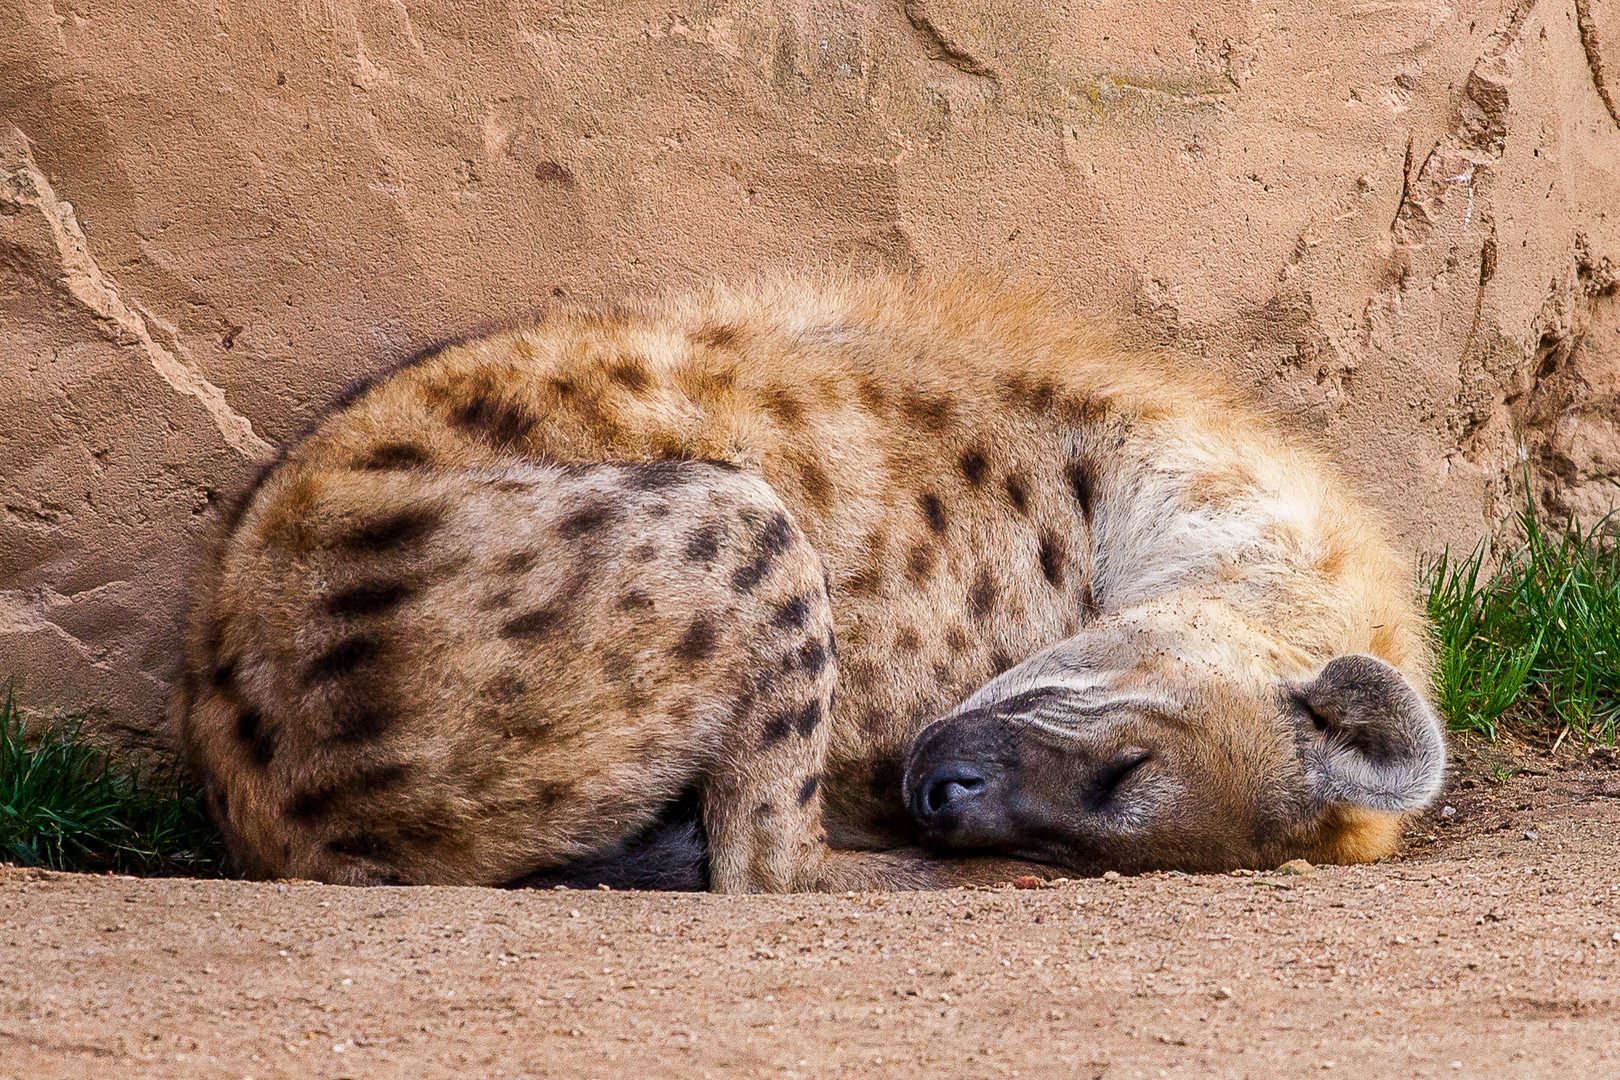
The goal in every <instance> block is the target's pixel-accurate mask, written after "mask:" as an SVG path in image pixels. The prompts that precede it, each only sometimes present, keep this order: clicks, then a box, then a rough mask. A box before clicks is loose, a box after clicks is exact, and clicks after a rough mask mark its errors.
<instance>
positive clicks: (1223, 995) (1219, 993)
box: [1210, 986, 1232, 1001]
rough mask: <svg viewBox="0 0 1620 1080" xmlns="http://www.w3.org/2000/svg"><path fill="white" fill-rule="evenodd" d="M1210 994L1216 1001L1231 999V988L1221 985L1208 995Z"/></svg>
mask: <svg viewBox="0 0 1620 1080" xmlns="http://www.w3.org/2000/svg"><path fill="white" fill-rule="evenodd" d="M1210 996H1211V997H1213V998H1214V999H1215V1000H1216V1001H1231V1000H1232V988H1231V987H1230V986H1223V987H1221V988H1220V989H1218V990H1216V991H1215V993H1214V994H1212V995H1210Z"/></svg>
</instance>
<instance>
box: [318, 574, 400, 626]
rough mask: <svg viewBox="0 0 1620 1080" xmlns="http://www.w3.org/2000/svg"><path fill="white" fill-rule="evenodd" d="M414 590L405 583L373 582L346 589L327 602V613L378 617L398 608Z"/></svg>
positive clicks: (340, 615) (339, 615) (342, 615)
mask: <svg viewBox="0 0 1620 1080" xmlns="http://www.w3.org/2000/svg"><path fill="white" fill-rule="evenodd" d="M412 591H413V590H412V589H411V587H410V586H409V585H407V584H406V583H405V582H403V581H373V582H368V583H367V584H365V585H356V586H354V587H353V588H352V589H344V590H343V591H342V592H340V593H337V594H335V595H334V596H332V597H331V598H330V599H328V600H327V601H326V613H327V614H328V615H333V616H337V617H340V618H341V617H344V616H359V615H378V614H381V613H382V612H384V611H388V610H390V609H391V608H395V607H398V606H399V605H400V604H401V603H403V602H404V600H405V598H406V597H408V596H410V595H411V593H412Z"/></svg>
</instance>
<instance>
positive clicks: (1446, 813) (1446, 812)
mask: <svg viewBox="0 0 1620 1080" xmlns="http://www.w3.org/2000/svg"><path fill="white" fill-rule="evenodd" d="M1440 816H1441V817H1456V816H1457V808H1456V807H1455V806H1442V807H1441V808H1440Z"/></svg>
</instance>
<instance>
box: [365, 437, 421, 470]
mask: <svg viewBox="0 0 1620 1080" xmlns="http://www.w3.org/2000/svg"><path fill="white" fill-rule="evenodd" d="M432 460H433V459H432V458H430V457H429V456H428V452H427V451H426V450H424V449H423V448H422V447H420V446H417V445H416V444H415V443H408V442H386V443H379V444H378V445H376V446H374V447H372V449H371V453H369V454H367V455H366V456H365V457H363V458H361V459H360V461H359V462H358V463H357V464H358V467H359V468H361V469H368V470H375V471H383V470H390V469H420V468H422V467H423V466H425V465H427V464H429V463H430V462H431V461H432Z"/></svg>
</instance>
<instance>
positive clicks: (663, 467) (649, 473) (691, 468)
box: [625, 460, 741, 491]
mask: <svg viewBox="0 0 1620 1080" xmlns="http://www.w3.org/2000/svg"><path fill="white" fill-rule="evenodd" d="M701 466H707V467H709V468H711V469H720V470H722V471H724V472H739V471H741V470H739V469H738V468H737V466H735V465H733V464H732V463H731V462H729V461H709V460H703V461H649V462H647V463H645V464H641V465H634V466H631V468H630V470H629V473H630V475H629V476H628V477H627V479H626V483H625V486H626V487H628V488H629V489H630V490H632V491H657V490H658V489H660V488H666V487H670V486H672V485H674V484H684V483H686V482H687V481H688V480H691V479H693V478H694V477H695V476H697V475H698V474H699V468H700V467H701Z"/></svg>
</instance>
